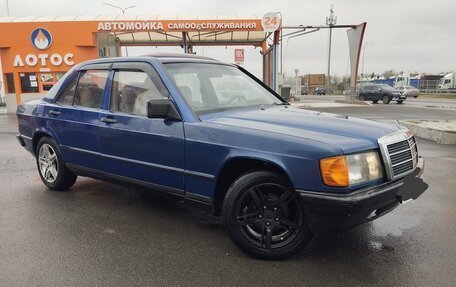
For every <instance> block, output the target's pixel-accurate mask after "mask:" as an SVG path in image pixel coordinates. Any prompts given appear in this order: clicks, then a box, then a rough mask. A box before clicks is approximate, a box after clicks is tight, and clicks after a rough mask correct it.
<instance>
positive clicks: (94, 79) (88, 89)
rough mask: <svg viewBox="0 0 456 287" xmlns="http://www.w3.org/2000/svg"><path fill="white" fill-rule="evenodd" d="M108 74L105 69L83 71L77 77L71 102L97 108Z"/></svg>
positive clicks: (99, 104) (101, 98)
mask: <svg viewBox="0 0 456 287" xmlns="http://www.w3.org/2000/svg"><path fill="white" fill-rule="evenodd" d="M108 74H109V71H107V70H87V71H83V72H82V75H80V77H79V82H78V85H77V89H76V93H75V96H74V103H73V104H74V105H75V106H80V107H87V108H99V107H100V106H101V101H102V100H103V94H104V89H105V86H106V82H107V79H108Z"/></svg>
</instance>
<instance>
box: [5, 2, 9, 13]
mask: <svg viewBox="0 0 456 287" xmlns="http://www.w3.org/2000/svg"><path fill="white" fill-rule="evenodd" d="M6 16H8V17H9V3H8V0H6Z"/></svg>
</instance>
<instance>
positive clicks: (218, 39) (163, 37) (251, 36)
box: [110, 31, 268, 46]
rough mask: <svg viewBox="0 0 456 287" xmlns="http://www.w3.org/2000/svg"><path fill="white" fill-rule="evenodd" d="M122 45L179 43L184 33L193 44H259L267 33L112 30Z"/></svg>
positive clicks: (190, 43)
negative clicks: (121, 31)
mask: <svg viewBox="0 0 456 287" xmlns="http://www.w3.org/2000/svg"><path fill="white" fill-rule="evenodd" d="M110 35H112V36H114V37H117V39H118V40H119V42H120V45H123V46H143V45H149V46H160V45H179V44H180V43H182V42H183V40H184V39H183V37H184V35H186V37H187V43H188V44H189V45H193V46H203V45H253V46H261V44H262V42H263V41H264V40H265V39H266V38H267V36H268V35H267V34H266V33H264V32H261V31H209V32H208V31H201V32H200V31H198V32H186V33H182V32H166V31H154V32H125V33H119V32H112V33H110Z"/></svg>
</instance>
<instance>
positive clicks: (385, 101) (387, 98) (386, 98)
mask: <svg viewBox="0 0 456 287" xmlns="http://www.w3.org/2000/svg"><path fill="white" fill-rule="evenodd" d="M382 101H383V103H384V104H385V105H387V104H389V103H390V101H391V99H390V98H389V97H388V96H387V95H384V96H383V98H382Z"/></svg>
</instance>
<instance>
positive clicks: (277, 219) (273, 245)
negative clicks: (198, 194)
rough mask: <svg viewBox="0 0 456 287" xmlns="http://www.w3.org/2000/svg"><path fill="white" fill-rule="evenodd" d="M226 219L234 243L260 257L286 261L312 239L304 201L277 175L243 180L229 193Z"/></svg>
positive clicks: (260, 173)
mask: <svg viewBox="0 0 456 287" xmlns="http://www.w3.org/2000/svg"><path fill="white" fill-rule="evenodd" d="M222 216H223V221H224V224H225V227H226V229H227V231H228V234H229V235H230V237H231V239H232V240H233V242H234V243H235V244H236V245H237V246H238V247H239V248H240V249H241V250H243V251H244V252H246V253H247V254H249V255H251V256H253V257H256V258H261V259H283V258H286V257H288V256H291V255H294V254H296V253H298V252H299V251H300V250H301V249H303V248H304V247H305V246H306V245H307V244H308V243H309V241H310V239H311V238H312V233H311V231H310V229H309V227H308V225H307V218H306V214H305V212H304V207H303V205H302V203H301V201H300V198H299V197H298V195H297V194H296V193H295V192H294V191H293V190H292V188H291V187H290V185H289V184H288V182H287V180H285V179H284V178H283V177H281V176H279V175H278V174H276V173H273V172H268V171H255V172H251V173H248V174H245V175H243V176H241V177H239V178H238V179H237V180H236V181H235V182H234V183H233V184H232V185H231V187H230V189H229V190H228V193H227V195H226V197H225V200H224V202H223V210H222Z"/></svg>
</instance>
